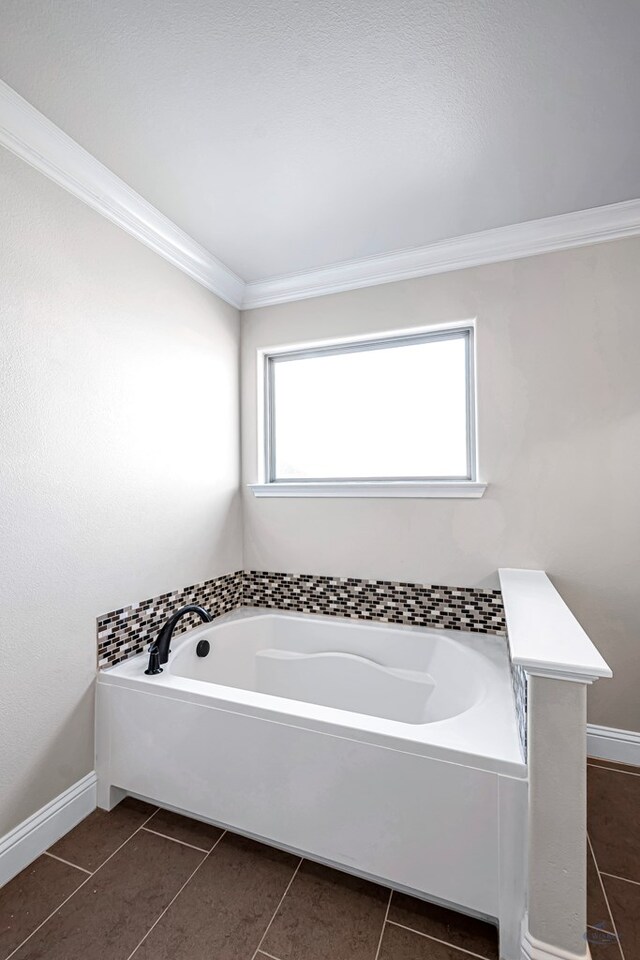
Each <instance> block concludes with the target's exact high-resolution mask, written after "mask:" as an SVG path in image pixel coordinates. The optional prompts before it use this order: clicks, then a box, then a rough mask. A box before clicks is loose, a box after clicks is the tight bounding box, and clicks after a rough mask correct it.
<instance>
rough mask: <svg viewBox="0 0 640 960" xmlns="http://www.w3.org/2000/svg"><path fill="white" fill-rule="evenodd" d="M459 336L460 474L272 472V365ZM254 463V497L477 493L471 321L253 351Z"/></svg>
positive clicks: (482, 485)
mask: <svg viewBox="0 0 640 960" xmlns="http://www.w3.org/2000/svg"><path fill="white" fill-rule="evenodd" d="M451 339H464V341H465V356H466V377H465V384H466V394H467V396H466V406H467V465H468V473H467V475H466V476H460V477H375V478H367V477H361V478H353V477H336V478H313V477H305V478H302V479H300V478H296V479H295V480H291V479H279V478H277V477H276V476H275V444H274V431H275V409H274V399H275V398H274V390H273V389H272V384H273V373H274V367H275V364H277V363H278V362H283V361H284V362H286V361H287V360H300V359H304V358H306V357H320V356H332V355H336V354H339V355H342V354H346V353H360V352H362V351H363V350H380V349H387V348H389V347H395V346H397V347H402V346H406V345H410V344H412V343H428V342H437V341H441V340H451ZM258 385H259V388H258V398H259V408H260V409H259V410H258V444H259V449H258V463H259V467H260V481H259V482H258V483H250V484H249V488H250V489H251V490H252V491H253V493H254V495H255V496H257V497H445V498H456V499H458V498H477V497H481V496H482V495H483V493H484V491H485V489H486V484H485V483H482V482H480V481H479V480H478V460H477V457H478V451H477V423H476V377H475V321H473V320H467V321H464V322H461V323H455V324H448V325H446V326H444V325H443V326H438V327H434V326H431V327H424V328H420V329H413V330H402V331H397V332H393V333H385V334H381V335H379V336H367V337H357V338H349V339H341V340H331V341H322V342H320V343H312V344H304V345H301V346H295V345H287V346H281V347H273V348H265V349H261V350H259V351H258Z"/></svg>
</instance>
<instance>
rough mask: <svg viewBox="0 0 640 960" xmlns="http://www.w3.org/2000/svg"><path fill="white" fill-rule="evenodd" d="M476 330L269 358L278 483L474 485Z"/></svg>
mask: <svg viewBox="0 0 640 960" xmlns="http://www.w3.org/2000/svg"><path fill="white" fill-rule="evenodd" d="M470 339H471V335H470V331H469V330H468V329H464V330H456V331H449V332H447V333H446V334H438V335H435V336H434V335H431V336H428V335H425V336H424V337H422V338H416V337H415V336H413V337H405V338H402V337H398V338H396V339H393V340H389V341H385V342H384V344H381V343H375V342H370V343H367V344H358V345H356V346H354V345H349V346H347V347H344V346H343V347H333V348H330V349H329V350H328V351H327V350H324V351H320V350H318V351H305V352H298V353H292V354H289V355H287V354H281V355H275V356H272V357H271V358H270V359H269V361H268V362H269V365H270V370H269V379H268V383H269V390H270V394H271V395H270V410H271V418H270V431H271V434H270V443H271V449H272V454H271V462H270V469H269V470H268V473H269V474H270V475H269V479H270V480H272V481H300V480H314V479H315V480H376V479H378V480H385V479H391V480H393V479H434V480H435V479H453V480H467V479H472V478H473V469H472V466H471V465H470V463H469V442H468V436H469V418H470V403H469V393H468V391H469V390H470V385H469V380H468V370H469V363H468V353H467V352H468V351H469V350H470V349H471V346H470Z"/></svg>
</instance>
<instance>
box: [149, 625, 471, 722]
mask: <svg viewBox="0 0 640 960" xmlns="http://www.w3.org/2000/svg"><path fill="white" fill-rule="evenodd" d="M197 639H198V640H201V639H207V640H209V642H210V651H209V653H208V655H207V656H206V657H199V656H198V655H197V653H196V646H197V643H196V642H195V640H194V641H193V642H183V643H182V644H181V645H180V647H179V649H177V650H176V651H175V654H174V655H173V656H172V658H171V659H170V662H169V667H168V669H169V671H170V673H171V674H172V675H173V676H175V677H184V678H188V679H192V680H200V681H206V682H209V683H215V684H218V685H222V686H225V687H231V688H236V689H240V690H249V691H254V692H256V693H261V694H266V695H269V696H275V697H280V698H285V699H287V700H297V701H300V702H303V703H312V704H317V705H319V706H324V707H331V708H335V709H339V710H348V711H352V712H355V713H359V714H363V715H365V716H373V717H380V718H383V719H388V720H396V721H399V722H402V723H408V724H425V723H433V722H436V721H440V720H446V719H448V718H450V717H454V716H458V715H460V714H462V713H464V712H466V711H468V710H469V709H471V708H472V707H473V706H474V705H475V704H477V703H478V702H479V701H480V700H481V699H482V697H483V696H484V695H485V693H486V687H487V679H486V675H485V674H486V670H485V662H484V659H483V657H482V656H481V655H480V654H478V653H476V652H475V651H474V650H472V649H470V648H469V647H468V646H465V645H464V644H462V643H460V642H458V641H456V640H455V639H452V638H451V637H450V636H445V635H442V634H438V633H436V632H429V631H424V630H421V631H411V630H407V629H406V628H394V627H389V626H382V627H381V626H380V625H379V624H376V625H375V626H372V625H371V624H360V623H354V622H352V621H339V620H329V619H328V618H309V617H302V616H298V617H295V616H293V617H291V616H290V617H287V616H282V615H277V614H271V615H269V614H266V615H265V614H263V615H261V616H255V617H249V618H245V619H238V620H232V621H228V622H226V623H224V624H213V625H212V626H211V627H208V628H201V629H200V630H198V634H197Z"/></svg>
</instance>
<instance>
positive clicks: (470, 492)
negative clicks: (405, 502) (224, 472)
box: [249, 480, 487, 500]
mask: <svg viewBox="0 0 640 960" xmlns="http://www.w3.org/2000/svg"><path fill="white" fill-rule="evenodd" d="M249 489H250V490H252V491H253V495H254V497H341V498H345V497H370V498H375V499H379V500H382V499H387V498H400V497H404V498H409V499H415V500H421V499H423V498H429V497H431V498H437V499H441V500H450V499H454V500H460V499H474V500H476V499H478V497H481V496H482V495H483V494H484V492H485V490H486V489H487V484H486V483H478V482H476V481H472V480H443V481H436V480H430V481H429V480H360V481H356V480H354V481H352V482H350V481H342V482H337V481H329V480H328V481H325V482H322V481H317V482H316V481H307V482H305V483H285V482H278V483H250V484H249Z"/></svg>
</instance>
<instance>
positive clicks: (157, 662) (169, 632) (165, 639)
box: [145, 603, 213, 676]
mask: <svg viewBox="0 0 640 960" xmlns="http://www.w3.org/2000/svg"><path fill="white" fill-rule="evenodd" d="M189 613H195V614H197V615H198V616H199V617H200V619H201V620H202V622H203V623H211V621H212V620H213V617H212V616H211V614H210V613H209V612H208V611H207V610H205V609H204V607H201V606H199V605H198V604H197V603H189V604H187V606H186V607H181V608H180V609H179V610H176V612H175V613H174V614H173V615H172V616H171V617H169V619H168V620H167V622H166V623H165V625H164V626H163V627H162V629H161V630H160V632H159V634H158V636H157V637H156V639H155V640H154V642H153V643H152V644H151V646H150V647H149V666H148V667H147V669H146V670H145V673H146V674H147V676H154V675H155V674H158V673H162V667H161V664H163V663H166V662H167V660H168V659H169V653H170V650H169V644H170V643H171V638H172V637H173V633H174V630H175V629H176V627H177V625H178V623H179V622H180V620H182V618H183V617H185V616H187V614H189Z"/></svg>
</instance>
